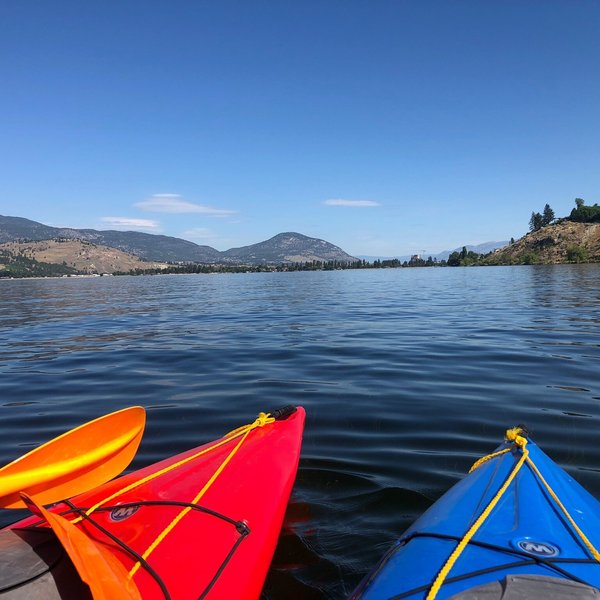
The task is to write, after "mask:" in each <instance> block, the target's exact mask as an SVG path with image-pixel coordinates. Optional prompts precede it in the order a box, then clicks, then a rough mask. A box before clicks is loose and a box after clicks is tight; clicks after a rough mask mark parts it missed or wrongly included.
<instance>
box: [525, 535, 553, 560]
mask: <svg viewBox="0 0 600 600" xmlns="http://www.w3.org/2000/svg"><path fill="white" fill-rule="evenodd" d="M514 545H515V546H516V547H517V548H518V549H519V550H522V551H523V552H527V554H531V555H532V556H542V557H544V558H551V557H553V556H558V555H559V554H560V550H559V549H558V547H557V546H555V545H554V544H549V543H548V542H541V541H539V540H532V539H530V538H521V539H519V540H515V542H514Z"/></svg>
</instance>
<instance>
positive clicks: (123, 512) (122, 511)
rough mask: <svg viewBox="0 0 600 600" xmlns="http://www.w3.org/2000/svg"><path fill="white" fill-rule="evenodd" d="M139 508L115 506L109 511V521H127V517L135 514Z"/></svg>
mask: <svg viewBox="0 0 600 600" xmlns="http://www.w3.org/2000/svg"><path fill="white" fill-rule="evenodd" d="M139 508H140V507H139V505H138V504H136V505H135V506H117V507H116V508H113V509H112V510H111V511H110V520H111V521H115V522H117V521H124V520H125V519H129V517H131V515H133V514H134V513H136V512H137V511H138V510H139Z"/></svg>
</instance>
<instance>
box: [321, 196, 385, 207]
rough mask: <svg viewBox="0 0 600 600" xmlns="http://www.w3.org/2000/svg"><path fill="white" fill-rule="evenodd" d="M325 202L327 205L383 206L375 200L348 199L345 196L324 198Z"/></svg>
mask: <svg viewBox="0 0 600 600" xmlns="http://www.w3.org/2000/svg"><path fill="white" fill-rule="evenodd" d="M323 204H325V205H327V206H348V207H355V208H365V207H369V206H381V204H380V203H379V202H375V201H373V200H346V199H344V198H332V199H331V200H323Z"/></svg>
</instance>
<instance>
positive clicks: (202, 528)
mask: <svg viewBox="0 0 600 600" xmlns="http://www.w3.org/2000/svg"><path fill="white" fill-rule="evenodd" d="M304 420H305V412H304V409H302V408H301V407H298V408H297V409H296V408H293V410H292V409H290V410H289V411H288V413H286V414H285V415H282V418H281V419H280V420H274V419H270V420H268V421H265V422H264V423H261V424H259V425H256V422H255V425H256V426H254V427H251V428H250V429H248V427H249V426H246V428H240V430H236V431H235V432H232V433H231V434H228V435H227V436H225V437H224V438H221V439H220V440H217V441H215V442H211V443H209V444H206V445H204V446H200V447H198V448H195V449H192V450H189V451H188V452H184V453H182V454H180V455H177V456H174V457H171V458H169V459H166V460H164V461H161V462H159V463H156V464H154V465H150V466H149V467H146V468H144V469H141V470H139V471H136V472H133V473H130V474H128V475H125V476H123V477H120V478H118V479H115V480H113V481H110V482H108V483H106V484H104V485H102V486H100V487H98V488H96V489H94V490H92V491H90V492H86V493H83V494H80V495H78V496H76V497H75V498H72V499H70V500H68V501H63V502H60V503H58V504H55V505H54V506H53V507H52V508H51V509H50V510H51V511H52V512H53V513H58V514H62V515H63V516H65V517H66V518H68V519H69V520H70V521H71V522H73V523H75V524H76V525H77V527H78V528H79V529H80V530H81V531H83V532H85V534H87V536H88V537H89V538H90V539H91V540H93V542H95V543H96V544H100V545H102V546H103V547H104V548H107V549H109V550H110V552H111V553H112V554H113V555H114V556H115V557H116V558H117V559H118V560H119V561H120V562H121V563H122V564H123V565H124V567H125V568H126V569H127V571H129V573H130V575H131V576H132V577H133V579H134V582H135V584H136V586H137V588H138V589H139V592H140V595H141V597H142V598H143V599H144V600H148V599H161V600H163V599H173V600H175V599H178V600H179V599H182V600H186V599H188V598H189V599H192V598H194V599H197V598H248V599H251V598H252V599H255V598H258V596H259V595H260V592H261V590H262V586H263V583H264V579H265V576H266V573H267V570H268V568H269V565H270V562H271V558H272V555H273V551H274V549H275V546H276V543H277V539H278V536H279V531H280V528H281V524H282V522H283V517H284V514H285V509H286V507H287V503H288V499H289V496H290V493H291V489H292V485H293V483H294V479H295V476H296V471H297V467H298V461H299V454H300V446H301V440H302V431H303V427H304ZM46 527H47V526H46V523H45V522H44V521H43V520H42V519H39V518H36V517H29V518H27V519H25V520H23V521H20V522H18V523H15V524H13V525H11V526H10V529H11V530H12V531H14V532H15V533H19V532H27V531H32V530H38V531H39V530H40V529H44V530H45V529H46ZM1 591H2V587H1V583H0V595H1Z"/></svg>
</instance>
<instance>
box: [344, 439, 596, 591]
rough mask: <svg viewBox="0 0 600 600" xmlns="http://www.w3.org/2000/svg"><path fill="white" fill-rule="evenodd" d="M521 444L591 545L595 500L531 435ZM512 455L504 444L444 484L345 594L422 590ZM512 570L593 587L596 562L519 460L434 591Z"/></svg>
mask: <svg viewBox="0 0 600 600" xmlns="http://www.w3.org/2000/svg"><path fill="white" fill-rule="evenodd" d="M508 447H511V446H510V445H509V444H505V445H503V446H501V447H500V448H499V449H498V450H503V449H505V448H508ZM527 449H528V450H529V457H530V459H531V461H532V462H533V463H534V464H535V466H536V467H537V468H538V470H539V472H540V473H542V475H543V477H544V479H545V480H546V482H547V484H548V487H549V488H551V489H552V490H553V491H554V493H555V494H556V496H557V497H558V498H559V499H560V500H561V502H562V503H563V505H564V506H565V507H566V509H567V511H568V512H569V514H570V515H571V516H572V518H573V520H574V522H575V523H576V524H577V526H578V527H579V528H580V529H581V530H582V531H583V532H585V534H586V535H587V537H588V538H589V541H590V542H591V544H592V545H593V546H595V547H596V548H598V547H600V503H599V502H598V501H597V500H596V499H595V498H594V497H593V496H591V495H590V494H589V493H588V492H587V491H586V490H585V489H584V488H583V487H582V486H581V485H579V484H578V483H577V482H576V481H575V480H573V478H572V477H570V476H569V475H568V474H567V473H566V472H565V471H564V470H562V469H561V468H560V467H558V466H557V465H556V464H555V463H553V462H552V460H550V458H548V457H547V456H546V455H545V454H544V453H543V452H542V450H541V449H540V448H539V447H538V446H536V445H535V444H534V443H533V442H531V441H529V443H528V444H527ZM520 456H521V452H520V451H519V450H518V449H516V448H512V447H511V451H509V452H507V453H505V454H502V455H500V456H498V457H496V458H493V459H491V460H489V461H487V462H485V463H483V464H482V465H481V466H479V467H478V468H476V469H475V470H474V471H473V472H472V473H470V474H469V475H468V476H467V477H465V478H464V479H463V480H462V481H460V482H459V483H457V484H456V485H455V486H454V487H453V488H451V489H450V490H449V491H448V492H447V493H446V494H445V495H444V496H442V497H441V498H440V499H439V500H438V501H437V502H436V503H435V504H434V505H433V506H432V507H430V509H429V510H428V511H426V512H425V513H424V514H423V515H422V516H421V517H420V518H419V519H418V520H417V521H415V523H414V524H413V525H412V526H411V527H410V528H409V529H408V530H407V531H406V532H405V533H404V535H403V536H402V537H401V538H400V539H399V540H398V542H397V543H396V544H395V545H394V547H393V548H391V549H390V551H389V552H388V553H387V554H386V555H385V556H384V557H383V558H382V559H381V561H380V562H379V564H378V565H377V566H376V567H375V569H374V570H373V571H372V572H371V573H370V574H369V575H368V576H367V578H366V579H365V580H364V581H363V582H362V584H361V585H360V586H359V588H358V589H357V590H356V591H355V592H354V594H353V595H352V598H353V599H354V600H357V599H359V598H360V599H363V600H375V599H381V598H386V599H388V598H395V599H396V598H397V599H399V598H425V597H427V594H428V593H429V590H430V589H431V587H432V584H433V582H434V580H435V578H436V576H437V575H438V573H439V572H440V570H441V569H442V567H443V566H444V564H445V563H446V561H447V560H448V558H449V557H450V555H451V554H452V553H453V551H454V549H455V548H456V547H457V546H458V544H459V542H460V540H461V539H462V538H463V536H464V535H465V534H466V533H467V531H468V530H469V529H470V528H471V527H472V526H473V524H474V523H475V522H476V520H477V519H478V517H479V516H480V515H481V514H482V512H483V511H484V509H485V508H486V507H487V506H488V505H489V504H490V503H491V502H492V500H493V499H494V498H495V497H496V496H497V494H498V493H499V490H500V488H501V487H502V485H503V484H504V482H505V481H506V480H507V478H508V477H509V475H510V473H511V472H512V470H513V469H514V467H515V464H516V463H517V461H518V460H519V458H520ZM514 575H517V576H525V575H527V576H539V577H551V578H555V579H562V580H567V581H575V582H579V583H582V584H586V585H589V586H593V587H600V564H599V563H598V562H597V561H596V560H595V559H594V558H593V556H592V555H591V553H590V550H589V549H588V547H587V546H586V544H585V542H584V541H583V540H582V538H581V536H580V535H579V534H578V533H577V531H576V530H575V528H574V526H573V525H572V524H571V523H570V522H569V520H568V519H567V518H566V516H565V514H564V513H563V511H562V510H561V509H560V507H559V506H558V505H557V503H556V501H555V500H554V499H553V498H552V495H551V493H550V492H549V490H548V488H547V487H546V486H545V485H544V484H543V482H542V481H541V480H540V478H539V476H538V475H537V474H536V473H535V472H534V470H533V469H532V468H531V467H530V466H529V463H527V462H526V463H525V464H524V466H523V467H522V468H521V469H520V470H519V471H518V473H517V475H516V476H515V478H514V480H513V481H512V483H511V484H510V485H509V487H508V488H507V489H506V491H505V492H504V494H502V495H501V496H500V498H499V499H498V502H497V504H496V505H495V507H494V508H493V509H492V511H491V512H490V514H489V516H488V517H487V518H486V519H485V520H484V521H483V524H482V525H481V526H480V527H479V529H477V531H476V533H475V535H474V536H473V538H472V540H471V541H470V542H469V543H468V544H467V545H466V547H465V549H464V550H463V551H462V553H461V554H460V555H459V556H458V558H457V559H456V562H455V563H454V565H453V566H452V568H451V569H450V571H449V573H448V575H447V577H446V579H445V582H444V584H443V585H442V587H441V588H440V590H439V592H438V593H437V596H436V597H437V598H451V597H453V596H455V595H458V594H460V593H461V592H464V591H465V590H469V589H472V588H474V587H477V586H482V585H485V584H490V583H492V582H497V581H500V580H503V579H505V578H506V577H507V576H514ZM486 597H487V596H486Z"/></svg>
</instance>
